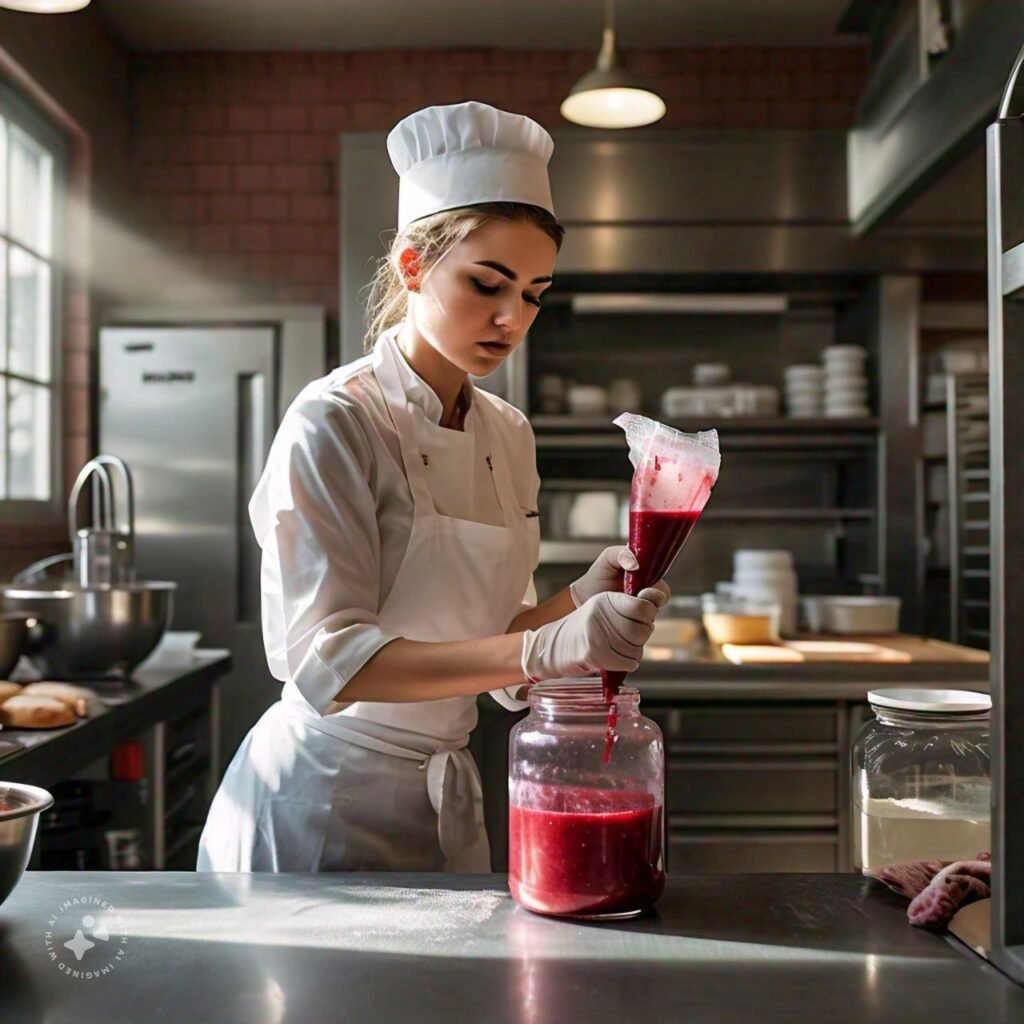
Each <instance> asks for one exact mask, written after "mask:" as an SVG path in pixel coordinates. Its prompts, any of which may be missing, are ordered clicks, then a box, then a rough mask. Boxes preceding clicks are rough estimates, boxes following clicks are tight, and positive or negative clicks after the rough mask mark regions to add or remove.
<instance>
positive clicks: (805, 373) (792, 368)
mask: <svg viewBox="0 0 1024 1024" xmlns="http://www.w3.org/2000/svg"><path fill="white" fill-rule="evenodd" d="M824 373H825V370H824V367H822V366H821V365H820V364H819V363H792V364H791V365H789V366H787V367H786V368H785V369H784V370H783V371H782V376H783V377H784V378H785V379H786V381H787V382H788V381H791V380H821V378H822V375H823V374H824Z"/></svg>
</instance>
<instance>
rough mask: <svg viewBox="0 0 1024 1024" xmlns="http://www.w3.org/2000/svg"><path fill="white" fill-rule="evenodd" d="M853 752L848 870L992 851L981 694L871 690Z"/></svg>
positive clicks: (987, 704) (986, 707) (985, 703)
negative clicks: (867, 716) (867, 713)
mask: <svg viewBox="0 0 1024 1024" xmlns="http://www.w3.org/2000/svg"><path fill="white" fill-rule="evenodd" d="M868 703H869V704H870V705H871V710H872V711H874V713H875V716H874V718H873V719H870V720H869V721H867V722H865V723H864V725H863V727H862V728H861V730H860V732H859V733H858V735H857V738H856V740H855V741H854V745H853V755H852V762H853V763H852V770H853V786H852V790H853V840H854V866H855V867H856V868H857V869H858V870H861V871H866V870H874V869H877V868H880V867H886V866H888V865H892V864H908V863H912V862H915V861H922V860H948V861H952V860H963V859H965V858H968V859H972V858H974V857H976V856H977V855H978V854H979V853H981V852H983V851H989V850H990V849H991V831H990V803H991V782H990V778H989V715H990V712H991V709H992V701H991V699H990V698H989V697H988V695H987V694H984V693H974V692H972V691H968V690H916V689H899V690H872V691H871V692H870V693H869V694H868Z"/></svg>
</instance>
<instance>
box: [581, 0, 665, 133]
mask: <svg viewBox="0 0 1024 1024" xmlns="http://www.w3.org/2000/svg"><path fill="white" fill-rule="evenodd" d="M561 111H562V117H564V118H565V119H566V120H567V121H573V122H575V123H576V124H582V125H585V126H586V127H587V128H638V127H640V125H644V124H653V123H654V122H655V121H657V120H659V119H660V118H662V117H663V116H664V115H665V101H664V100H663V99H662V98H661V97H660V96H659V95H658V94H657V93H656V92H651V90H650V89H648V88H646V87H645V86H644V85H642V84H641V83H640V82H638V81H637V79H636V78H634V77H633V76H632V75H631V74H630V73H629V72H628V71H626V69H625V68H624V67H623V66H622V59H621V57H620V56H619V50H618V47H617V46H616V45H615V0H605V18H604V35H603V38H602V41H601V52H600V53H599V54H598V55H597V64H596V65H595V67H594V70H593V71H588V72H587V73H586V74H585V75H584V76H583V77H582V78H581V79H580V80H579V81H578V82H577V83H576V84H575V85H574V86H573V87H572V88H571V89H570V90H569V95H568V96H566V97H565V99H564V100H562V106H561Z"/></svg>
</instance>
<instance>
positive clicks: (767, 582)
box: [733, 566, 797, 591]
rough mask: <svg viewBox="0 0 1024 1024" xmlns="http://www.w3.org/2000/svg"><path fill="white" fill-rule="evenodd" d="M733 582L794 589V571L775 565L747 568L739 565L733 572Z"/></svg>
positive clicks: (795, 582) (795, 581)
mask: <svg viewBox="0 0 1024 1024" xmlns="http://www.w3.org/2000/svg"><path fill="white" fill-rule="evenodd" d="M733 582H734V583H738V584H740V585H741V586H742V585H746V584H750V585H751V586H755V587H757V586H760V587H777V588H780V589H784V590H793V591H795V590H796V584H797V580H796V573H795V572H794V571H793V570H792V569H781V568H776V567H774V566H773V567H771V568H765V569H754V568H748V567H747V566H741V567H740V568H738V569H737V570H736V572H735V573H734V574H733Z"/></svg>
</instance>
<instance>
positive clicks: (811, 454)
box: [531, 415, 885, 592]
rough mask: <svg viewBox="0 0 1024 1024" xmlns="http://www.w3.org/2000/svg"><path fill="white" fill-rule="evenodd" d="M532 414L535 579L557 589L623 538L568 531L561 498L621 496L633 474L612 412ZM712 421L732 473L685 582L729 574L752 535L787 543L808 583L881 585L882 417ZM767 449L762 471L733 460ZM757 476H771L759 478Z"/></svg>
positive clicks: (757, 542) (689, 424)
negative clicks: (537, 512)
mask: <svg viewBox="0 0 1024 1024" xmlns="http://www.w3.org/2000/svg"><path fill="white" fill-rule="evenodd" d="M667 422H668V423H669V424H670V425H671V426H673V427H676V428H678V429H681V430H684V431H688V432H694V431H696V430H699V429H702V428H706V427H707V426H708V423H707V422H706V421H705V420H699V421H698V420H670V421H667ZM531 423H532V424H533V427H534V430H535V436H536V442H537V459H538V467H539V469H540V474H541V479H542V481H543V487H542V491H541V505H542V510H541V515H542V529H543V530H544V538H543V540H542V542H541V547H540V565H541V567H542V569H543V570H544V571H543V575H542V579H541V581H540V583H539V586H541V587H543V588H544V589H545V591H551V592H554V591H555V590H557V589H558V588H559V587H560V586H561V585H564V582H565V581H566V580H567V579H568V578H569V576H568V574H569V573H570V572H571V571H572V570H573V568H574V567H576V566H579V565H585V564H588V563H589V562H591V561H592V560H593V559H594V558H595V557H596V556H597V555H598V554H599V552H600V551H601V549H602V548H603V547H605V546H606V545H608V544H611V543H615V542H620V543H621V541H622V539H623V538H622V537H621V536H600V537H598V536H597V535H596V534H593V533H587V534H583V533H579V534H576V535H573V534H572V532H570V531H569V529H568V527H567V512H566V508H567V507H568V506H567V504H566V503H565V501H564V500H563V499H564V498H571V496H572V495H574V494H579V493H580V492H581V491H587V490H598V491H606V492H612V493H614V494H617V495H618V496H619V501H620V502H621V503H625V502H627V501H628V497H629V487H630V476H631V472H632V471H631V467H630V465H629V462H628V459H627V458H626V445H625V442H624V439H623V435H622V432H621V431H620V430H619V429H618V428H615V427H611V426H610V424H609V418H608V417H601V418H595V417H584V416H567V415H559V416H549V415H534V416H533V417H531ZM715 426H716V427H717V428H718V430H719V434H720V439H721V447H722V452H723V458H726V457H727V458H728V459H729V460H730V465H731V466H733V467H734V473H733V476H732V477H731V478H730V479H728V480H726V481H725V486H724V489H722V488H720V489H719V492H718V493H716V500H715V501H714V502H712V503H711V505H710V507H709V509H708V511H707V512H706V513H705V516H704V519H703V521H704V523H705V529H704V530H703V531H702V535H701V543H700V544H699V545H697V549H694V548H693V547H692V546H691V550H690V555H689V558H688V561H687V567H686V572H685V573H684V574H682V575H681V576H680V577H679V578H678V580H677V582H678V584H679V585H680V586H681V587H683V588H686V590H687V592H694V591H699V590H700V589H702V588H706V587H709V586H711V585H713V581H714V580H716V579H723V578H726V576H727V575H728V573H729V572H731V552H732V550H733V549H734V548H735V547H738V546H742V545H743V544H744V543H745V544H747V545H750V544H753V545H754V546H762V547H765V546H766V547H787V548H791V549H792V550H793V551H794V554H795V555H796V557H797V559H798V560H800V561H801V562H802V564H803V566H804V569H805V572H806V574H807V575H806V579H805V582H806V583H807V584H808V586H809V588H810V591H811V592H814V590H815V589H816V588H817V589H821V588H822V587H824V588H826V589H827V588H828V587H831V588H832V589H835V588H837V587H840V588H841V587H843V586H846V587H849V588H864V587H867V588H870V589H871V590H875V589H878V588H882V589H884V587H885V579H884V576H885V572H884V564H883V562H882V557H881V556H882V544H881V537H880V531H881V529H882V524H883V519H884V515H883V513H882V510H881V508H880V503H879V497H880V495H879V492H878V484H877V472H878V465H879V461H880V445H881V435H882V432H881V429H880V426H879V422H878V420H876V419H873V418H865V419H857V420H839V419H814V420H801V419H787V418H783V417H773V418H762V417H756V418H755V417H736V418H734V419H723V420H719V421H717V422H716V423H715ZM766 456H767V459H768V462H767V465H768V466H769V467H770V468H769V469H768V470H767V474H768V475H767V477H766V476H765V475H764V473H759V474H758V473H750V472H747V473H744V472H743V469H742V468H740V471H739V472H738V473H736V472H735V469H736V467H746V468H749V467H751V466H753V465H759V466H762V467H763V466H765V465H766V463H765V461H764V460H765V457H766ZM736 460H739V461H738V462H737V461H736ZM755 479H757V480H760V481H765V480H767V481H769V482H767V483H758V484H756V485H753V484H752V483H751V481H753V480H755ZM737 480H740V481H741V484H740V485H737ZM742 481H746V482H745V483H743V482H742ZM744 488H747V490H744ZM751 488H753V489H751ZM556 505H557V511H556ZM623 529H624V526H623V519H622V516H621V515H620V519H619V530H620V531H622V530H623ZM563 577H564V579H563ZM670 582H671V581H670Z"/></svg>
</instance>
